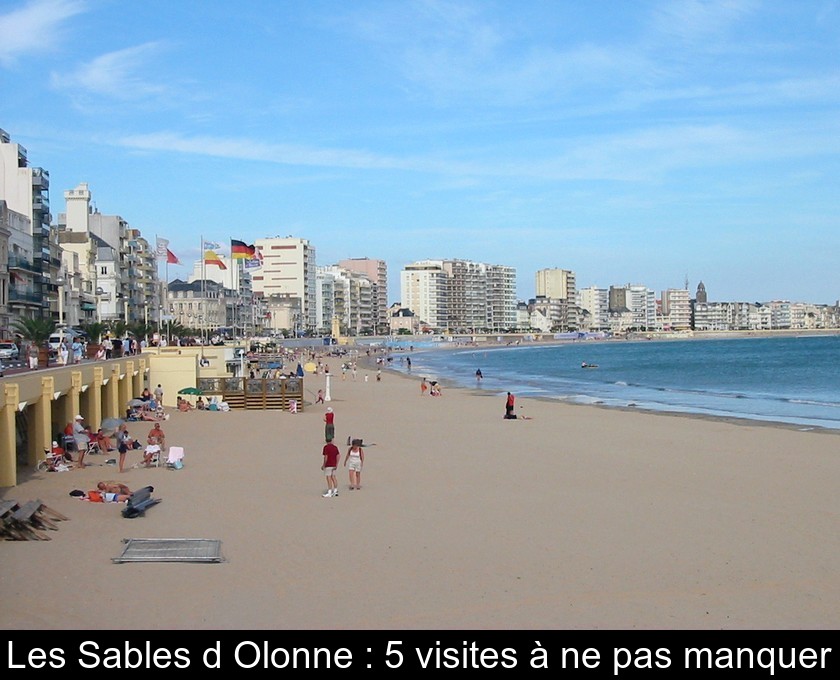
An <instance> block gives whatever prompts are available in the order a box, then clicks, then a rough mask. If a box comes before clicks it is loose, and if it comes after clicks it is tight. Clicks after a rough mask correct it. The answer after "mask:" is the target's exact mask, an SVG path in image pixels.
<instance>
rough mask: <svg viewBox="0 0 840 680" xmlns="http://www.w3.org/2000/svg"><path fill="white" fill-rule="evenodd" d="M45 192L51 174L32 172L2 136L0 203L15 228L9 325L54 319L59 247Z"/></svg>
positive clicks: (20, 149) (24, 155) (11, 247)
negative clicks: (20, 320)
mask: <svg viewBox="0 0 840 680" xmlns="http://www.w3.org/2000/svg"><path fill="white" fill-rule="evenodd" d="M49 189H50V174H49V172H47V171H46V170H44V169H42V168H35V167H30V165H29V160H28V158H27V151H26V149H25V148H24V147H22V146H21V145H20V144H16V143H13V142H12V141H11V138H10V137H9V135H8V133H7V132H6V131H5V130H0V200H2V201H5V202H6V211H7V213H6V214H7V218H9V219H14V221H15V222H16V228H15V229H14V230H13V233H11V234H10V237H9V257H10V260H9V277H10V282H9V298H8V308H9V315H10V317H11V318H12V319H20V318H24V317H26V318H35V317H48V316H53V317H56V314H57V304H58V293H57V290H56V286H55V284H54V283H53V279H54V278H56V277H57V275H58V267H59V264H60V260H59V251H58V241H57V239H56V237H55V234H54V232H53V231H52V230H51V229H50V222H51V221H52V216H51V215H50V199H49V193H50V192H49ZM12 214H14V215H18V216H20V217H22V218H23V219H22V220H20V219H17V218H13V216H12ZM53 307H55V313H53ZM56 318H57V317H56Z"/></svg>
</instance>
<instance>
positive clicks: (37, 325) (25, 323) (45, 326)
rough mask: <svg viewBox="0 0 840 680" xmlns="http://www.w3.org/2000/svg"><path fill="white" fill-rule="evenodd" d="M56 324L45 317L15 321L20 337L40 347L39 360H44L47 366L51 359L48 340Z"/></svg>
mask: <svg viewBox="0 0 840 680" xmlns="http://www.w3.org/2000/svg"><path fill="white" fill-rule="evenodd" d="M55 326H56V323H55V321H53V320H52V319H47V318H45V317H41V318H37V319H17V320H16V321H15V323H14V328H15V330H16V331H17V332H18V333H19V334H20V337H21V338H23V339H24V340H26V341H27V342H28V343H29V344H30V345H35V346H36V347H37V348H38V349H39V353H38V361H39V362H41V361H43V362H44V365H45V366H46V365H47V364H48V363H49V361H50V348H49V346H48V345H47V342H49V339H50V336H51V335H52V334H53V331H54V330H55Z"/></svg>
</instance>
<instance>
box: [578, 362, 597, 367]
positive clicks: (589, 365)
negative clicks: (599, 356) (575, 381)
mask: <svg viewBox="0 0 840 680" xmlns="http://www.w3.org/2000/svg"><path fill="white" fill-rule="evenodd" d="M580 367H581V368H598V364H587V363H586V362H585V361H584V362H583V363H582V364H581V365H580Z"/></svg>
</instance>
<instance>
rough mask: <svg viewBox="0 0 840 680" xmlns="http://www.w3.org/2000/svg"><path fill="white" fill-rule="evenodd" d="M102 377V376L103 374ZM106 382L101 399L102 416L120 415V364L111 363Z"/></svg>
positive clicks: (115, 416) (113, 416)
mask: <svg viewBox="0 0 840 680" xmlns="http://www.w3.org/2000/svg"><path fill="white" fill-rule="evenodd" d="M103 379H104V376H103ZM107 380H108V384H107V385H105V390H104V392H105V394H104V395H103V400H102V402H103V403H102V416H103V417H104V418H117V417H119V415H120V406H119V382H120V365H119V363H113V364H111V375H109V376H108V377H107Z"/></svg>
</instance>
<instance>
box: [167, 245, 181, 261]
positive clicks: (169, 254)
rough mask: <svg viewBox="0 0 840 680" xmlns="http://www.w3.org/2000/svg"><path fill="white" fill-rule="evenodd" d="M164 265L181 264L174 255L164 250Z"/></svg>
mask: <svg viewBox="0 0 840 680" xmlns="http://www.w3.org/2000/svg"><path fill="white" fill-rule="evenodd" d="M166 264H181V261H180V260H179V259H178V258H177V257H175V253H173V252H172V251H171V250H169V248H167V249H166Z"/></svg>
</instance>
